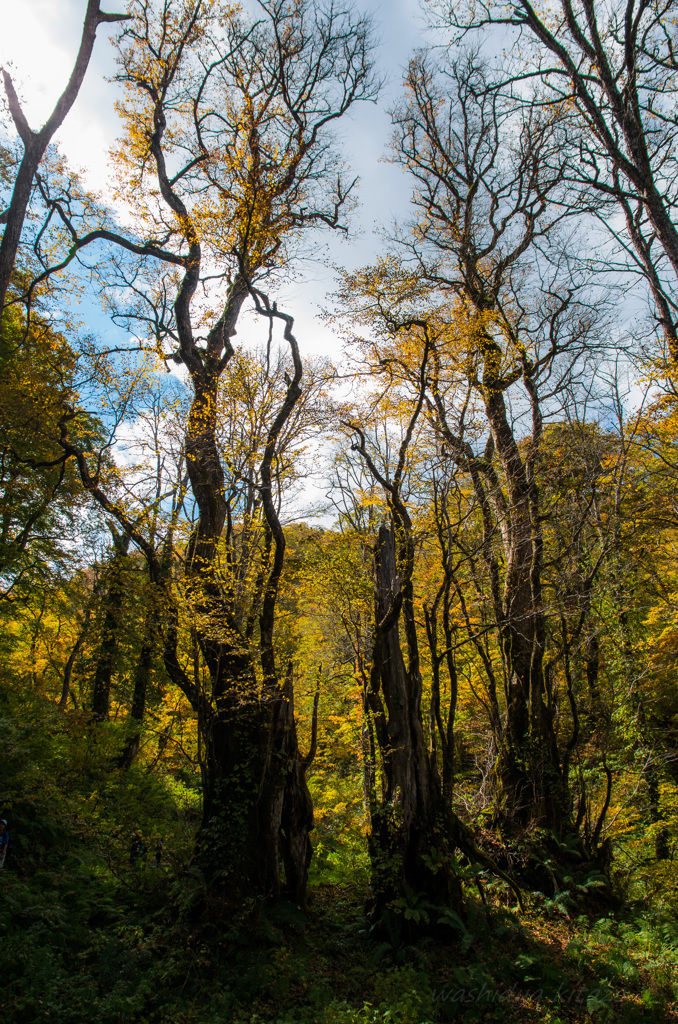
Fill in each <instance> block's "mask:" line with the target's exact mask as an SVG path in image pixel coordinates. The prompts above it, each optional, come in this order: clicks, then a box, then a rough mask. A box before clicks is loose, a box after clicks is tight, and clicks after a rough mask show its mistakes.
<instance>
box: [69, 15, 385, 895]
mask: <svg viewBox="0 0 678 1024" xmlns="http://www.w3.org/2000/svg"><path fill="white" fill-rule="evenodd" d="M259 9H260V17H259V18H258V19H257V20H254V21H250V22H247V21H245V20H243V19H242V18H241V16H240V14H239V13H238V12H236V11H234V10H233V9H231V8H227V7H226V6H223V7H222V6H221V5H218V4H217V5H214V6H211V7H209V8H208V7H207V6H205V5H204V4H203V3H202V2H201V0H191V2H188V0H187V2H182V3H179V2H177V3H174V2H169V0H168V2H166V3H163V4H159V5H155V4H151V3H150V2H146V0H137V2H136V3H135V4H134V5H133V15H134V16H133V20H132V22H131V24H130V26H129V27H127V28H126V29H125V30H124V32H123V33H122V37H121V43H120V78H121V80H122V81H123V82H124V83H125V85H126V90H127V92H126V99H125V100H124V101H123V103H122V104H121V112H122V116H123V120H124V124H125V129H126V137H125V140H124V146H123V147H122V148H121V150H120V152H119V156H118V159H119V162H120V165H121V169H122V170H123V172H124V175H125V178H124V180H123V182H122V184H121V191H122V193H123V194H124V195H125V198H126V199H127V200H128V202H129V206H130V210H131V211H133V212H134V214H135V215H136V226H137V229H138V231H139V235H137V236H125V235H123V234H121V233H120V232H113V231H111V230H109V229H108V228H96V227H95V228H94V229H93V230H92V231H90V232H89V233H87V234H85V235H84V236H82V237H78V236H77V233H76V232H75V228H74V225H73V224H72V222H71V221H70V219H69V217H68V211H67V210H66V209H65V208H64V207H63V205H59V204H58V203H56V204H55V207H54V208H55V210H57V209H58V213H59V216H60V217H61V218H62V221H63V223H64V224H65V225H66V227H67V229H68V230H69V231H70V232H71V237H72V238H73V239H74V242H73V245H72V247H71V253H70V255H69V256H68V257H67V259H66V260H65V261H63V262H62V265H65V264H66V263H67V262H68V260H69V259H70V258H73V257H74V256H75V254H76V253H78V252H81V251H82V249H83V248H84V247H85V246H87V245H93V244H95V243H100V242H101V241H107V242H111V243H113V244H114V245H116V246H118V247H119V250H118V251H120V252H125V253H130V254H132V255H133V256H138V257H140V258H141V260H142V261H144V265H145V266H149V265H150V264H153V263H157V266H158V268H159V275H158V276H156V277H155V278H153V275H152V274H150V275H147V277H146V280H150V281H151V285H149V286H148V288H147V289H146V290H144V289H143V288H141V287H139V282H142V283H143V281H144V276H143V274H142V275H141V276H135V275H134V272H132V273H131V275H130V276H129V277H125V274H126V273H127V271H126V270H125V267H124V265H123V264H122V263H120V262H118V263H117V264H116V266H117V268H118V283H119V284H120V285H125V284H128V285H130V286H134V282H137V284H136V286H134V287H131V288H130V294H131V295H132V296H133V299H134V302H135V303H136V307H130V309H129V310H128V318H129V320H130V322H135V318H136V319H137V320H139V319H140V320H141V322H142V323H145V324H148V323H149V322H150V323H152V325H153V326H152V329H153V338H154V342H155V345H156V346H157V350H159V351H161V352H162V354H163V357H165V358H168V359H169V358H173V359H175V360H176V361H177V362H180V363H182V364H183V365H184V367H185V369H186V372H187V374H188V379H189V381H190V387H191V392H192V394H191V403H190V410H189V414H188V420H187V428H186V435H185V439H184V451H185V458H186V467H187V472H188V477H189V483H190V488H191V492H192V496H193V498H194V500H195V503H196V508H197V520H196V522H195V525H194V527H193V529H192V531H191V534H190V537H189V539H188V542H187V546H186V550H185V552H184V553H183V565H184V570H183V579H182V581H181V584H182V589H183V591H184V593H185V595H186V598H187V600H188V601H189V604H190V608H191V610H192V615H193V616H194V623H195V627H194V628H195V636H196V640H197V644H198V647H199V651H200V657H201V659H202V662H203V663H204V665H205V667H206V671H207V676H208V679H209V687H208V688H207V689H206V690H205V691H204V690H203V689H202V687H201V686H198V685H197V684H196V682H195V681H194V679H193V678H192V677H191V676H189V675H188V673H187V672H186V670H185V669H184V667H183V666H182V663H181V652H180V629H181V626H182V620H181V611H180V607H179V605H178V604H177V598H176V594H172V593H171V581H170V579H168V577H167V574H166V573H165V572H164V571H163V569H162V567H161V566H160V565H159V563H158V560H157V558H156V555H155V552H154V551H153V549H152V545H150V544H149V542H148V539H147V538H146V537H145V536H144V534H143V529H141V528H137V527H135V525H134V524H133V523H131V522H130V520H129V517H128V516H126V515H125V512H124V510H123V509H122V508H121V506H120V504H117V503H116V502H115V501H112V500H111V499H110V498H109V497H108V496H107V495H106V494H105V492H104V490H103V489H102V487H101V486H100V484H101V481H100V479H99V478H98V477H97V475H96V473H92V472H91V471H90V468H89V465H88V462H87V459H86V457H85V454H84V453H83V452H82V451H80V450H78V449H77V446H74V445H72V444H71V442H70V440H69V439H68V437H67V436H64V437H63V439H62V443H63V446H64V451H65V452H67V453H68V454H69V455H71V456H72V457H73V458H75V459H76V460H77V462H78V465H79V467H80V471H81V475H82V478H83V482H84V485H85V487H86V489H88V490H89V491H90V492H91V493H92V494H93V495H94V496H95V498H97V500H98V501H99V502H100V503H101V504H102V505H103V507H104V508H105V509H106V511H107V512H109V514H112V515H113V516H114V517H115V518H117V519H118V521H119V522H120V523H121V524H122V525H123V526H124V527H125V529H126V530H127V531H128V532H129V533H130V536H131V537H132V539H133V540H134V541H135V543H136V544H137V545H138V546H139V547H140V548H141V550H142V551H143V552H144V554H145V555H146V557H147V558H148V560H149V565H150V566H151V572H152V576H153V579H154V582H155V584H156V585H157V586H159V587H161V588H162V590H163V594H164V597H163V601H162V602H161V603H162V604H163V606H164V607H165V609H166V611H165V620H164V624H163V634H164V661H165V666H166V669H167V671H168V673H169V675H170V677H171V679H172V680H173V681H174V682H175V683H176V684H177V685H178V686H179V687H180V688H181V689H182V690H183V691H184V693H185V694H186V695H187V696H188V697H189V699H190V700H191V702H192V704H193V707H194V709H195V711H196V713H197V714H198V718H199V724H200V729H201V731H202V735H203V737H204V776H203V778H204V813H203V825H202V829H201V833H200V836H199V839H198V850H199V855H200V858H201V862H202V864H203V866H204V868H205V870H206V871H207V872H208V874H210V875H211V876H214V875H215V874H216V873H217V872H219V873H223V872H224V871H226V872H227V874H228V877H229V881H230V886H231V891H232V892H233V893H234V894H236V893H239V892H240V893H242V892H249V893H260V894H268V893H273V894H275V893H277V892H279V891H280V887H281V884H282V882H281V858H284V857H287V861H286V865H285V874H286V880H287V885H288V887H289V888H290V890H291V891H292V892H294V893H295V894H296V895H297V896H298V897H299V898H303V891H304V887H305V880H306V873H307V869H308V859H309V844H308V839H307V833H308V829H309V828H310V825H311V820H310V814H309V801H308V793H307V791H306V790H305V787H304V784H303V772H302V771H301V764H302V761H301V758H300V755H299V753H298V749H297V743H296V735H295V727H294V720H293V717H292V716H293V703H292V694H291V690H290V687H291V683H292V675H291V673H290V672H288V673H287V675H286V681H285V682H282V681H281V680H280V679H279V676H278V668H277V663H276V653H275V644H274V629H275V619H276V605H277V601H278V590H279V585H280V579H281V574H282V570H283V566H284V558H285V537H284V531H283V529H282V526H281V522H280V518H279V514H278V509H277V507H276V491H275V488H276V479H277V472H278V467H279V464H280V459H281V442H282V438H283V436H284V431H285V428H286V425H287V424H288V423H289V422H291V417H293V415H294V410H295V407H296V406H297V404H298V403H299V401H300V399H301V397H302V394H303V391H302V386H301V382H302V363H301V360H300V358H299V354H298V347H297V342H296V339H295V337H294V334H293V333H292V327H293V318H292V317H291V316H289V315H287V314H284V313H282V312H281V311H280V310H278V308H277V306H276V305H275V303H273V302H272V301H271V300H270V299H269V298H268V295H267V293H266V292H265V291H264V290H263V286H264V283H265V281H266V280H267V279H268V280H270V279H271V278H272V275H273V273H274V272H275V271H276V270H280V269H282V268H285V267H286V265H287V262H288V260H289V259H290V257H291V255H292V254H293V251H294V245H295V244H296V242H297V240H298V238H299V236H300V233H301V232H303V231H305V230H307V229H308V228H310V227H315V226H317V225H326V226H330V227H340V215H341V212H342V210H343V209H344V207H345V206H346V203H347V201H348V198H349V194H350V187H347V186H346V185H345V184H344V182H343V179H342V177H341V175H339V177H337V176H336V161H335V159H334V157H333V155H332V154H331V151H330V148H329V139H328V129H329V128H330V127H331V125H332V124H333V122H334V121H336V120H337V119H338V118H340V117H341V116H343V115H344V114H345V113H346V111H347V110H348V109H349V108H350V106H351V105H352V104H353V103H354V102H355V101H357V100H359V99H365V98H371V97H372V96H373V95H374V91H375V84H374V81H373V77H372V73H371V63H370V49H371V42H370V37H369V31H368V26H367V24H366V22H365V21H364V19H359V18H355V17H354V16H353V14H352V13H351V12H350V11H344V10H341V11H340V10H338V9H336V8H335V7H334V6H333V5H331V4H330V5H328V6H327V7H325V8H321V7H316V6H314V5H312V4H310V3H301V4H299V3H291V2H288V0H276V2H272V0H271V2H262V3H261V4H260V5H259ZM215 268H217V269H216V273H215ZM209 282H212V283H211V284H210V283H209ZM202 287H204V288H205V289H206V294H207V295H208V301H207V303H206V304H204V303H202V302H201V299H200V290H199V289H201V288H202ZM172 291H173V294H174V299H173V303H172V304H169V303H167V302H166V301H163V296H165V298H166V296H167V295H168V294H171V293H172ZM247 300H251V301H252V302H253V303H254V305H255V308H256V311H257V313H258V314H259V316H260V317H263V318H264V320H265V321H267V322H268V323H269V324H270V327H271V331H272V330H273V327H274V325H275V324H281V325H282V327H283V329H284V339H285V342H286V344H287V345H288V350H289V362H288V363H287V371H289V372H288V373H287V376H286V378H285V388H284V391H283V393H282V394H281V395H280V399H279V402H278V404H276V406H275V408H273V409H272V411H271V416H270V419H269V420H268V421H267V423H266V425H265V443H264V446H263V450H262V451H261V455H260V459H259V467H258V472H259V478H258V481H257V483H256V484H255V487H256V490H257V492H258V501H259V502H260V507H261V510H262V513H263V530H264V537H265V543H264V556H263V558H262V563H261V565H262V568H261V578H260V582H259V588H260V589H259V594H260V605H259V610H258V613H257V615H256V617H255V619H254V624H255V625H256V626H258V630H257V634H258V635H257V638H256V639H257V643H256V650H257V655H256V659H254V658H253V652H252V644H251V642H250V638H249V637H248V635H247V629H246V628H245V630H244V631H243V627H242V625H241V623H240V622H239V621H238V620H237V618H235V617H234V615H233V612H232V608H231V606H230V604H229V597H228V581H227V580H224V578H223V576H222V571H221V566H220V557H219V550H220V544H221V542H222V538H223V537H224V531H225V530H227V529H228V526H227V524H228V513H229V508H228V497H227V494H228V488H227V485H226V479H225V472H224V465H223V463H222V459H221V457H220V451H219V440H218V409H219V389H220V385H221V381H222V378H223V376H224V373H225V371H226V369H227V367H228V365H229V363H230V361H231V359H232V357H233V354H234V348H233V345H232V342H231V338H232V336H233V335H234V334H235V330H236V324H237V322H238V319H239V317H240V314H241V311H242V309H243V306H244V305H245V303H246V301H247ZM215 303H218V305H217V309H216V311H215V312H214V313H213V312H212V308H213V306H214V304H215ZM144 317H145V318H146V319H145V320H144V319H143V318H144ZM206 323H207V324H208V327H207V330H206V333H204V334H203V333H202V330H203V325H204V324H206ZM234 794H237V799H236V798H234ZM281 837H282V841H281ZM292 851H296V854H295V853H293V852H292ZM295 856H298V857H299V860H298V862H296V863H295V862H294V857H295ZM290 858H291V859H290Z"/></svg>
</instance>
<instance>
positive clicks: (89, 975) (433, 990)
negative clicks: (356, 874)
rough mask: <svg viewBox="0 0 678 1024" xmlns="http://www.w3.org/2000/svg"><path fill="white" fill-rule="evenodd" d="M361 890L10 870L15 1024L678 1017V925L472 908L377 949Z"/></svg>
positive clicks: (9, 950)
mask: <svg viewBox="0 0 678 1024" xmlns="http://www.w3.org/2000/svg"><path fill="white" fill-rule="evenodd" d="M364 899H365V891H364V889H362V888H361V887H360V886H358V885H352V884H350V883H347V884H341V885H340V884H328V883H320V884H316V885H315V886H314V887H313V888H312V890H311V893H310V899H309V906H308V908H307V910H306V911H305V912H302V911H301V910H300V909H299V908H298V907H295V906H292V905H289V904H279V905H277V906H274V907H267V908H263V909H262V908H261V907H260V906H259V907H255V906H249V907H245V908H243V909H242V911H241V912H240V914H239V915H236V914H233V912H232V911H231V912H230V913H227V912H226V909H225V908H222V907H220V906H219V904H218V903H217V902H215V901H214V900H212V901H211V902H210V898H209V894H206V891H205V889H204V886H203V885H202V883H201V881H200V879H199V877H198V876H197V875H195V876H194V875H191V874H190V873H188V874H186V873H184V874H183V875H182V876H174V875H172V873H171V872H170V871H154V870H151V869H149V868H147V867H144V868H140V869H136V870H132V869H128V870H127V871H126V872H120V871H118V872H117V874H114V873H111V871H110V870H107V869H105V868H104V867H102V865H101V864H100V863H99V864H98V865H94V863H93V862H92V861H90V860H89V859H88V857H87V856H86V855H84V856H83V855H82V853H81V855H79V856H78V855H73V854H71V855H69V856H68V857H66V858H64V859H63V861H62V862H61V863H60V864H55V863H52V864H51V865H45V866H43V867H41V868H39V869H38V870H35V871H33V872H32V873H31V874H30V876H25V875H22V873H21V871H20V870H19V871H17V870H5V871H3V872H2V873H1V874H0V910H1V913H0V936H1V939H0V976H1V977H2V978H3V1016H4V1017H5V1019H6V1020H16V1021H24V1022H26V1024H29V1022H34V1021H35V1022H37V1021H43V1020H45V1021H50V1022H52V1021H54V1022H59V1024H80V1022H83V1024H84V1022H87V1024H90V1022H93V1024H127V1022H129V1024H217V1022H219V1024H221V1022H223V1024H264V1022H266V1024H273V1022H276V1024H387V1022H388V1024H425V1022H432V1024H433V1022H435V1024H437V1022H453V1021H454V1022H457V1021H458V1022H463V1024H472V1022H507V1024H511V1022H516V1024H518V1022H520V1024H537V1022H539V1024H542V1022H543V1024H546V1022H548V1024H564V1022H582V1024H584V1022H594V1024H596V1022H615V1024H617V1022H620V1024H627V1022H628V1024H641V1022H658V1024H659V1022H664V1021H666V1022H668V1021H678V1003H676V1001H675V1000H676V996H677V995H678V922H676V921H675V920H673V919H672V918H669V917H668V916H667V915H664V916H663V918H662V917H661V915H660V916H657V915H650V914H648V913H646V914H644V913H641V912H640V910H639V908H636V909H635V911H634V912H632V911H631V910H630V909H627V910H625V911H619V912H616V913H614V914H613V913H611V912H609V911H605V912H604V913H603V914H602V916H601V914H600V911H598V912H596V911H595V908H594V907H592V906H589V907H588V908H587V907H586V906H585V905H580V906H578V907H576V906H573V907H572V908H568V907H567V906H566V901H563V900H561V901H560V904H559V905H558V906H557V907H555V908H554V906H553V901H547V900H544V899H541V900H539V901H537V899H536V898H534V899H532V900H531V903H532V905H531V906H530V907H529V908H528V909H527V910H526V911H524V912H517V911H516V910H515V909H508V908H506V907H502V906H501V905H500V903H499V902H496V903H495V905H494V906H490V905H489V904H488V905H485V906H483V904H482V903H481V902H480V900H479V899H477V898H476V899H475V901H474V900H472V899H469V902H468V914H467V916H466V918H465V920H464V921H463V922H462V921H461V920H458V922H457V928H456V935H454V934H452V933H450V936H451V937H450V940H449V941H443V940H442V939H441V938H440V937H438V938H433V937H430V936H429V937H424V938H420V939H418V940H417V941H416V942H415V941H411V942H408V941H406V940H404V939H402V938H398V937H397V936H391V938H390V941H386V940H384V939H382V940H381V941H377V940H375V939H374V938H372V937H371V936H370V933H369V922H368V920H367V919H366V917H365V916H364Z"/></svg>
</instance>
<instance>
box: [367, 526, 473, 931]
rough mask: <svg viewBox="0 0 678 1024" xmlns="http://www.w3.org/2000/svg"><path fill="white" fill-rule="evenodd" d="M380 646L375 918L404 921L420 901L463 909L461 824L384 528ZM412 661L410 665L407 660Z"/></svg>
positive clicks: (375, 673) (374, 700) (377, 566)
mask: <svg viewBox="0 0 678 1024" xmlns="http://www.w3.org/2000/svg"><path fill="white" fill-rule="evenodd" d="M374 583H375V620H376V629H375V640H374V648H373V664H372V672H371V680H370V694H369V695H368V696H369V701H368V703H369V706H370V707H371V709H372V712H373V714H374V712H375V710H376V711H377V716H376V717H377V718H378V719H380V720H377V721H376V722H375V725H376V730H375V731H376V734H377V738H378V743H379V747H380V753H381V768H382V774H383V785H382V795H381V799H377V800H376V802H375V804H374V805H373V810H372V834H371V837H370V844H369V845H370V857H371V861H372V888H373V892H374V915H375V917H376V918H377V919H378V920H384V919H387V920H388V919H389V918H392V916H393V914H395V915H396V916H397V917H401V916H402V913H403V911H404V910H405V909H406V906H407V900H408V899H410V898H412V897H414V898H418V897H420V896H421V895H423V896H425V898H426V900H427V901H429V902H430V903H432V904H434V905H436V906H439V907H445V906H450V905H453V906H459V905H460V904H461V891H460V886H459V882H458V879H457V878H456V877H455V875H454V872H453V852H454V848H455V845H457V844H456V842H455V840H456V839H457V832H458V830H457V827H456V825H457V823H456V820H455V818H454V815H453V814H452V812H451V811H450V809H449V808H448V806H447V805H446V802H445V801H444V799H443V794H442V789H441V785H440V780H439V778H438V775H437V773H436V770H435V766H434V764H433V763H432V760H431V757H430V755H429V751H428V749H427V744H426V739H425V735H424V729H423V724H422V717H421V676H420V674H419V671H418V667H416V668H415V669H414V671H412V664H410V668H409V669H408V668H407V667H406V666H405V661H404V659H403V654H402V650H401V645H400V635H399V627H398V620H399V618H400V612H401V608H402V604H403V597H402V592H401V584H400V579H399V577H398V574H397V571H396V554H395V538H394V533H393V530H392V529H391V528H390V527H389V526H382V527H381V528H380V530H379V536H378V540H377V543H376V546H375V551H374ZM409 660H410V663H411V662H412V659H411V658H410V659H409Z"/></svg>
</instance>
